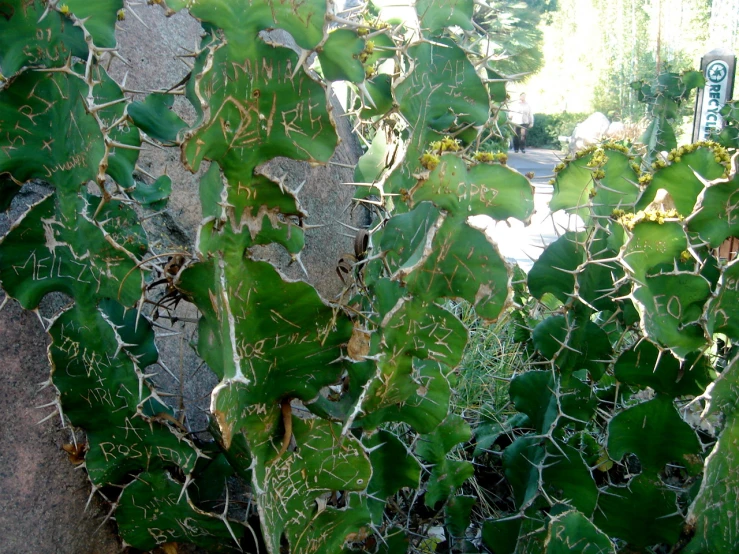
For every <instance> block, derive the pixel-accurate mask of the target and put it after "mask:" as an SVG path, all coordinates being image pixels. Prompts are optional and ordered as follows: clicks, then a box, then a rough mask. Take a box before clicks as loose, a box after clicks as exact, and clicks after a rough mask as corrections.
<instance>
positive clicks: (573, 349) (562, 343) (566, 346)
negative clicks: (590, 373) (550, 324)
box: [549, 335, 582, 356]
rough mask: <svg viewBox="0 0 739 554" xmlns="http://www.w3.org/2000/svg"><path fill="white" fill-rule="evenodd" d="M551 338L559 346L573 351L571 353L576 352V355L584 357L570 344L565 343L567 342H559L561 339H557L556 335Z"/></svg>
mask: <svg viewBox="0 0 739 554" xmlns="http://www.w3.org/2000/svg"><path fill="white" fill-rule="evenodd" d="M549 336H550V337H551V338H552V340H553V341H554V342H556V343H557V344H559V345H560V346H561V347H562V348H566V349H567V350H571V351H572V352H574V353H575V354H580V355H581V356H582V352H580V351H579V350H577V349H575V348H573V347H572V346H570V345H569V344H567V343H565V342H562V341H561V340H559V339H558V338H557V337H555V336H554V335H549Z"/></svg>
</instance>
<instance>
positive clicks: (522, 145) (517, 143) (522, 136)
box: [513, 125, 526, 152]
mask: <svg viewBox="0 0 739 554" xmlns="http://www.w3.org/2000/svg"><path fill="white" fill-rule="evenodd" d="M513 133H514V134H513V150H514V151H516V152H518V151H519V150H520V151H521V152H526V127H520V126H519V125H515V126H514V127H513Z"/></svg>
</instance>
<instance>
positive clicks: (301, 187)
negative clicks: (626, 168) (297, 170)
mask: <svg viewBox="0 0 739 554" xmlns="http://www.w3.org/2000/svg"><path fill="white" fill-rule="evenodd" d="M305 182H306V179H303V180H302V181H301V183H300V184H299V185H298V186H297V187H295V190H293V194H294V195H296V196H297V195H298V194H300V191H301V190H303V186H305Z"/></svg>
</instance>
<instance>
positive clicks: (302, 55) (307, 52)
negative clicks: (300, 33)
mask: <svg viewBox="0 0 739 554" xmlns="http://www.w3.org/2000/svg"><path fill="white" fill-rule="evenodd" d="M311 52H312V51H311V50H303V49H302V48H301V50H300V57H299V58H298V63H296V64H295V69H293V74H292V75H291V76H290V79H294V78H295V76H296V75H297V74H298V71H300V68H301V67H303V64H304V63H305V61H306V60H307V59H308V56H310V54H311Z"/></svg>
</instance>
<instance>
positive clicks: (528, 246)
mask: <svg viewBox="0 0 739 554" xmlns="http://www.w3.org/2000/svg"><path fill="white" fill-rule="evenodd" d="M563 157H564V155H563V154H562V153H560V152H557V151H555V150H541V149H530V150H526V153H525V154H522V153H518V154H516V153H514V152H513V151H510V152H509V153H508V165H509V166H510V167H511V168H513V169H515V170H517V171H519V172H520V173H523V174H526V173H533V174H534V177H533V179H531V183H532V184H533V185H534V207H535V212H534V215H533V216H532V217H531V224H530V225H529V226H528V227H527V226H525V225H524V224H523V223H521V222H520V221H518V220H515V219H509V220H508V221H500V222H494V221H492V220H488V225H487V226H486V228H485V232H486V233H487V234H488V235H489V236H490V237H492V238H493V239H494V240H495V242H496V243H497V244H498V248H499V250H500V252H501V254H502V255H503V256H504V257H505V258H506V259H507V260H508V261H511V262H516V263H518V265H519V266H521V268H522V269H523V270H524V271H528V270H529V269H531V266H532V265H533V263H534V262H533V260H535V259H537V258H538V257H539V254H541V252H542V250H543V249H544V247H546V245H548V244H549V243H551V242H553V241H554V240H556V239H557V237H558V236H559V234H561V233H563V232H564V231H565V230H567V229H572V230H574V229H576V228H577V227H578V224H581V222H580V218H579V217H576V216H574V217H573V216H568V215H567V214H564V213H562V212H558V213H556V214H554V215H550V213H549V200H550V199H551V198H552V190H553V187H552V185H550V184H549V179H551V178H552V177H553V175H554V166H556V165H557V164H558V163H559V162H560V161H561V160H562V158H563ZM481 226H482V225H481Z"/></svg>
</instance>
